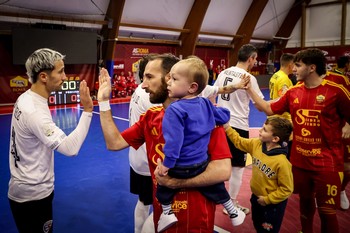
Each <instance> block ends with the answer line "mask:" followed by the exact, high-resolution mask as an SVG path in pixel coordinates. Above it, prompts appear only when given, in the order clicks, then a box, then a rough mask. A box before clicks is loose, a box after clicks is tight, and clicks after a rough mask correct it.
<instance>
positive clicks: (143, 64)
mask: <svg viewBox="0 0 350 233" xmlns="http://www.w3.org/2000/svg"><path fill="white" fill-rule="evenodd" d="M157 55H159V54H157V53H150V54H147V55H146V56H143V57H142V58H141V59H140V61H139V73H138V74H139V78H140V80H141V82H142V81H143V73H144V72H145V68H146V65H147V63H148V61H149V60H150V59H151V58H152V57H154V56H157Z"/></svg>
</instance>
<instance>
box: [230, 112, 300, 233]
mask: <svg viewBox="0 0 350 233" xmlns="http://www.w3.org/2000/svg"><path fill="white" fill-rule="evenodd" d="M224 128H225V131H226V134H227V136H228V138H229V139H230V140H231V141H232V143H233V144H234V145H235V146H236V147H237V148H238V149H240V150H242V151H245V152H247V153H250V154H251V156H252V166H253V169H252V178H251V180H250V188H251V190H252V196H251V199H250V202H251V205H252V219H253V223H254V227H255V229H256V231H257V232H269V233H271V232H274V233H276V232H279V230H280V227H281V224H282V220H283V216H284V211H285V209H286V206H287V200H288V197H289V196H290V195H291V194H292V192H293V175H292V165H291V163H290V162H289V160H288V159H287V153H288V148H287V142H288V140H289V136H290V134H291V133H292V130H293V126H292V123H291V122H290V121H289V120H287V119H285V118H281V117H277V116H274V117H269V118H267V120H266V121H265V124H264V125H263V127H262V128H261V129H260V130H259V138H251V139H246V138H242V137H240V136H239V134H238V133H237V132H236V131H235V130H234V129H232V128H231V127H230V126H229V125H228V124H225V125H224Z"/></svg>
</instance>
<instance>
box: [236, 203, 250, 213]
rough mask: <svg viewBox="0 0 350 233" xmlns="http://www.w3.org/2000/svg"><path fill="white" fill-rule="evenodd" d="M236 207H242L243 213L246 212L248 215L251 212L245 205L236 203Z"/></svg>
mask: <svg viewBox="0 0 350 233" xmlns="http://www.w3.org/2000/svg"><path fill="white" fill-rule="evenodd" d="M236 207H237V208H238V209H240V210H241V211H242V212H243V213H245V215H247V214H249V213H250V210H249V208H247V207H244V206H241V205H238V204H236Z"/></svg>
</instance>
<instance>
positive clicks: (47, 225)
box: [43, 220, 52, 233]
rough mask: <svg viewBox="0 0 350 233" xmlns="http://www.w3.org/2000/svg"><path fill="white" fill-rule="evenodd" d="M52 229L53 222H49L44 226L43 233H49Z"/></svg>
mask: <svg viewBox="0 0 350 233" xmlns="http://www.w3.org/2000/svg"><path fill="white" fill-rule="evenodd" d="M51 227H52V220H49V221H47V222H46V223H45V224H44V226H43V232H45V233H47V232H49V231H50V229H51Z"/></svg>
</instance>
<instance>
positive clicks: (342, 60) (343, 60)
mask: <svg viewBox="0 0 350 233" xmlns="http://www.w3.org/2000/svg"><path fill="white" fill-rule="evenodd" d="M349 63H350V57H348V56H341V57H339V58H338V60H337V66H338V68H341V69H342V68H345V67H346V64H349Z"/></svg>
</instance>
